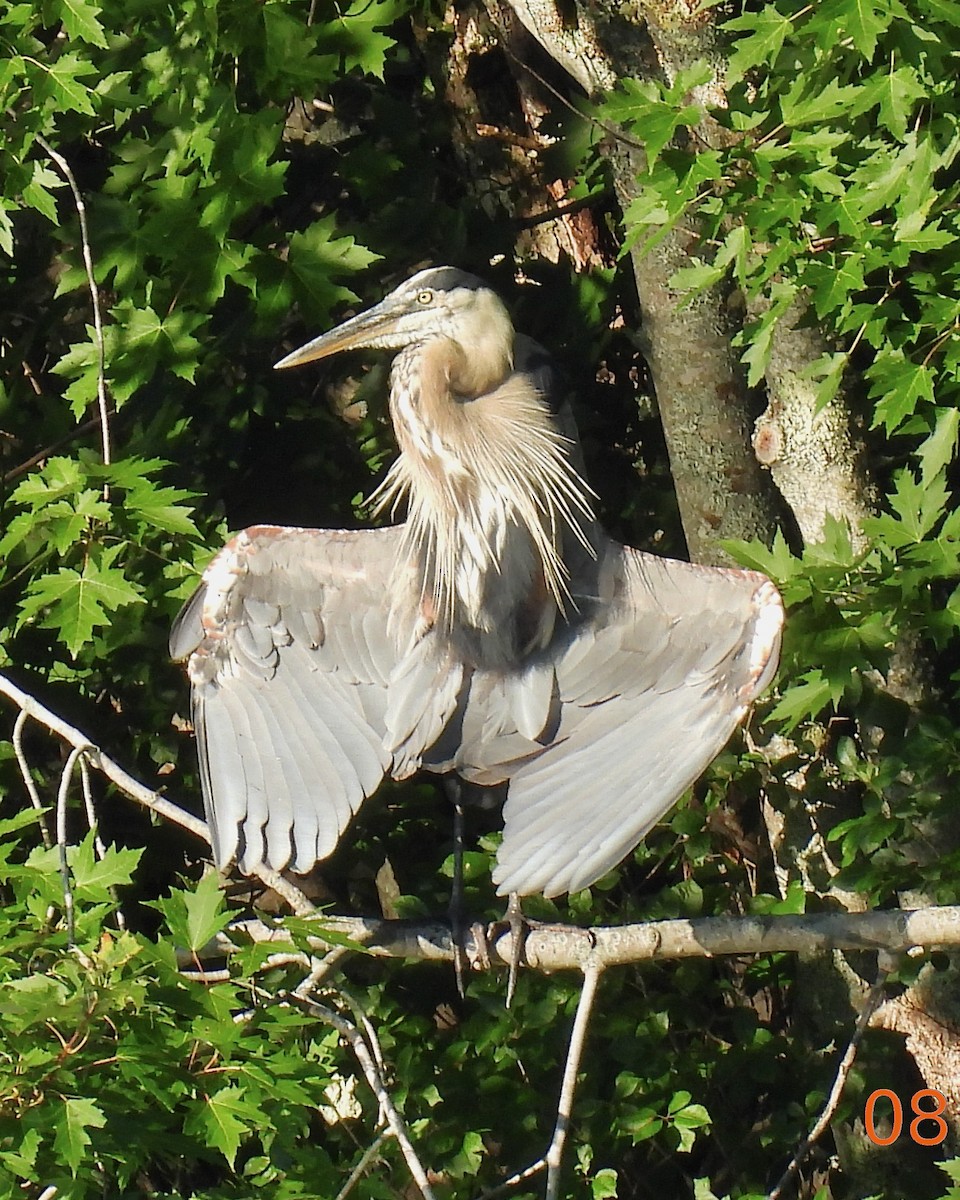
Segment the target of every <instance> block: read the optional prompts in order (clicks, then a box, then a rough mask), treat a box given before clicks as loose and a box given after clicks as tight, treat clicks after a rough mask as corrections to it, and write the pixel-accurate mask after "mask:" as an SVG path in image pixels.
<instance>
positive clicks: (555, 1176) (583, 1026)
mask: <svg viewBox="0 0 960 1200" xmlns="http://www.w3.org/2000/svg"><path fill="white" fill-rule="evenodd" d="M602 973H603V968H602V967H599V966H593V967H588V968H587V970H585V971H584V973H583V989H582V990H581V992H580V1001H579V1003H578V1004H577V1015H576V1017H575V1018H574V1021H573V1032H572V1033H571V1034H570V1045H569V1047H568V1049H567V1061H566V1063H565V1064H564V1067H563V1082H562V1083H561V1085H560V1100H559V1103H558V1104H557V1124H556V1126H555V1127H554V1130H553V1138H552V1139H551V1141H550V1148H549V1149H548V1150H547V1154H546V1158H547V1191H546V1200H557V1195H558V1193H559V1189H560V1167H561V1165H562V1163H563V1150H564V1146H565V1145H566V1142H567V1131H568V1130H569V1128H570V1116H571V1114H572V1112H573V1098H574V1096H575V1095H576V1091H577V1071H578V1070H579V1069H580V1062H581V1060H582V1058H583V1048H584V1046H585V1045H586V1041H587V1030H588V1029H589V1027H590V1014H591V1012H592V1011H593V1002H594V1000H595V998H596V995H597V985H598V984H599V982H600V976H601V974H602Z"/></svg>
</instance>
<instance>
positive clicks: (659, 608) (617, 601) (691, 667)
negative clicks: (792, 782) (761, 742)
mask: <svg viewBox="0 0 960 1200" xmlns="http://www.w3.org/2000/svg"><path fill="white" fill-rule="evenodd" d="M597 590H598V592H599V595H598V597H597V599H596V601H595V605H596V607H595V611H594V613H593V616H592V618H590V619H587V620H585V621H584V622H583V623H581V624H580V625H579V626H577V627H575V628H574V629H573V630H572V631H571V633H570V635H569V637H568V639H567V641H566V643H564V644H562V645H561V647H560V648H559V651H558V654H557V656H556V658H555V659H554V662H555V670H556V678H557V685H558V690H559V697H560V719H559V725H558V727H557V730H556V734H555V738H554V740H553V742H552V744H551V745H550V746H549V747H548V748H547V749H546V750H545V751H543V753H541V754H538V755H537V756H536V757H534V758H532V759H531V760H530V761H528V762H526V763H524V764H522V765H520V766H519V768H518V769H517V770H516V771H515V772H512V773H511V777H510V785H509V789H508V792H507V801H506V804H505V806H504V820H505V826H504V837H503V842H502V844H501V847H500V850H499V853H498V855H497V866H496V869H495V871H494V880H495V882H496V883H497V885H498V890H499V892H500V893H501V894H504V895H505V894H507V893H509V892H519V893H520V894H522V895H526V894H530V893H533V892H542V893H543V894H544V895H546V896H556V895H560V894H561V893H563V892H572V891H576V890H578V889H579V888H583V887H587V886H589V885H590V884H591V883H593V882H594V881H595V880H596V879H598V878H599V877H600V876H601V875H603V874H604V873H605V872H606V871H608V870H610V869H611V868H612V867H614V866H615V865H616V864H617V863H618V862H619V861H620V860H621V859H622V858H623V857H624V856H625V855H626V854H628V853H629V852H630V851H631V850H632V849H633V848H634V847H635V846H636V845H637V844H638V843H639V841H640V840H641V838H643V836H644V835H645V834H646V833H647V832H648V831H649V830H650V829H651V828H652V826H653V825H655V824H656V822H657V821H658V820H659V819H660V818H661V817H662V816H663V814H664V813H665V812H667V810H668V809H669V808H670V807H671V806H672V805H673V804H674V803H675V802H676V801H677V799H678V798H679V797H680V796H681V794H682V793H683V792H684V791H685V790H686V788H688V787H689V786H690V785H691V784H692V783H693V782H694V781H695V780H696V779H697V777H698V776H699V775H700V774H701V773H702V772H703V771H704V770H705V769H706V767H707V766H708V765H709V763H710V762H711V761H712V760H713V759H714V758H715V757H716V755H717V754H718V753H719V752H720V750H721V749H722V748H723V746H724V744H725V743H726V741H727V740H728V738H729V737H730V735H731V734H732V733H733V731H734V729H735V728H736V726H737V725H738V724H739V722H740V721H741V720H742V719H743V717H744V715H745V713H746V711H747V708H748V707H749V705H750V704H751V703H752V701H753V700H754V699H755V698H756V697H757V696H758V695H759V694H760V693H761V692H762V691H763V689H764V688H765V687H766V686H767V684H768V683H769V682H770V680H771V678H772V676H773V673H774V671H775V670H776V665H777V656H778V652H779V645H780V629H781V625H782V622H783V607H782V603H781V600H780V596H779V593H778V592H777V589H776V588H775V587H774V585H773V584H772V583H771V582H770V580H769V579H767V578H766V577H765V576H763V575H760V574H757V573H755V572H752V571H735V570H721V569H717V568H710V567H699V566H695V565H692V564H690V563H683V562H676V561H673V560H671V559H663V558H658V557H655V556H653V555H648V554H643V553H641V552H640V551H636V550H630V549H628V548H625V547H621V546H617V545H615V544H613V543H609V544H608V546H607V548H606V550H605V551H604V552H603V554H602V557H601V562H600V564H599V568H598V589H597Z"/></svg>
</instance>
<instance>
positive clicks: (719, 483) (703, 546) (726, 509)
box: [512, 0, 778, 563]
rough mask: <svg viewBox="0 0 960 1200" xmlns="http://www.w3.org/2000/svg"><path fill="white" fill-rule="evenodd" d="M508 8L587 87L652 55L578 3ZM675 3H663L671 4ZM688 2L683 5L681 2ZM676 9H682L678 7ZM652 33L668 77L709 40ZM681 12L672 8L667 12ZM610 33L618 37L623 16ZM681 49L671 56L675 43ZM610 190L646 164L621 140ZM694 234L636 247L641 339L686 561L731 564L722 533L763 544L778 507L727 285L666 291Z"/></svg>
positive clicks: (698, 29) (530, 1) (682, 31)
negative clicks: (753, 438)
mask: <svg viewBox="0 0 960 1200" xmlns="http://www.w3.org/2000/svg"><path fill="white" fill-rule="evenodd" d="M512 7H513V9H514V11H515V12H516V13H517V16H518V17H519V18H520V20H521V21H522V22H523V24H524V26H525V27H526V28H527V29H528V30H529V31H530V32H531V33H532V34H533V35H534V37H535V38H536V39H537V41H538V42H539V43H540V45H541V46H543V48H544V49H545V50H546V51H547V52H548V53H549V54H550V55H551V57H553V58H554V59H555V60H556V61H557V62H558V63H560V64H561V65H562V66H563V67H564V68H565V69H566V70H567V71H568V72H569V73H570V74H571V75H572V77H573V78H574V79H576V80H577V81H578V82H579V83H580V85H581V86H582V87H583V88H584V89H585V90H586V91H587V92H588V93H594V92H596V91H598V90H601V89H609V88H610V87H611V86H612V85H613V83H614V82H615V81H616V79H617V78H618V76H619V75H620V74H622V73H624V72H625V71H626V70H628V69H629V68H630V66H631V65H635V64H636V63H638V62H643V61H649V60H650V59H651V57H652V56H651V53H650V50H649V45H648V44H642V43H643V42H644V39H643V37H641V34H640V28H639V27H638V28H637V29H636V30H634V34H633V36H632V37H617V38H615V39H613V40H615V41H616V46H617V49H616V53H614V52H613V51H612V50H611V49H610V45H609V43H610V40H611V35H612V33H613V32H614V26H613V24H608V25H606V26H605V27H604V28H600V27H599V26H598V24H595V22H594V20H593V18H592V16H591V15H590V14H589V13H588V12H587V11H586V10H585V9H584V8H583V7H580V8H578V9H577V19H576V22H575V23H573V24H571V22H569V21H567V20H565V19H564V14H561V12H560V10H559V9H558V8H557V6H556V5H555V4H554V3H553V2H552V0H512ZM669 7H670V6H664V8H665V9H666V8H669ZM681 7H683V6H681ZM679 11H680V10H679V9H678V10H677V12H679ZM668 15H669V13H667V12H665V11H664V12H661V13H660V17H661V21H660V23H659V24H658V26H657V34H658V36H657V37H656V38H655V39H654V46H655V51H656V55H655V57H656V58H659V60H660V62H659V66H658V69H659V70H660V71H661V72H662V73H663V74H665V75H667V76H668V77H670V76H671V75H673V74H675V73H676V71H677V70H678V69H680V68H681V67H682V66H683V65H684V64H685V63H686V62H687V61H688V60H689V59H690V58H691V56H695V55H696V52H697V46H698V45H699V44H700V42H702V40H703V38H704V37H705V36H706V34H705V33H704V30H705V29H709V28H710V24H709V22H707V23H706V24H704V22H703V20H702V18H697V19H696V20H694V21H691V20H690V19H689V13H688V14H687V18H688V19H687V23H686V25H685V24H684V22H683V21H682V20H681V21H679V23H677V22H674V24H673V25H672V26H671V25H670V23H669V22H666V21H665V20H663V18H664V17H665V16H668ZM674 15H676V13H675V14H674ZM616 33H617V34H618V35H619V34H621V33H622V22H621V23H618V25H617V27H616ZM674 47H676V53H673V49H672V48H674ZM610 162H611V166H612V169H613V173H614V178H615V183H616V187H617V192H618V195H619V198H620V201H621V204H623V205H624V206H626V205H627V204H629V202H630V200H631V199H632V198H633V197H634V195H635V194H636V178H637V174H638V172H639V171H640V170H641V168H642V161H641V160H640V159H639V158H638V156H637V154H636V152H633V151H629V150H626V149H625V148H623V147H622V146H621V147H618V148H616V149H614V150H613V151H612V153H611V155H610ZM695 242H696V235H695V231H693V230H691V229H689V228H688V229H677V230H674V231H672V232H671V233H670V234H668V235H667V237H666V238H664V239H662V240H661V241H660V242H659V244H658V245H657V246H656V247H655V248H653V249H651V250H649V251H646V252H642V251H639V250H636V251H634V252H633V254H632V262H633V268H634V275H635V277H636V281H637V293H638V296H639V300H640V309H641V316H642V328H641V330H640V337H641V340H642V344H643V349H644V353H645V356H646V358H647V362H648V365H649V367H650V371H651V375H652V378H653V384H654V390H655V392H656V396H657V402H658V405H659V408H660V415H661V420H662V423H663V429H664V435H665V437H666V441H667V448H668V451H669V455H670V467H671V472H672V474H673V478H674V484H675V486H676V489H677V498H678V502H679V507H680V516H681V520H682V522H683V528H684V534H685V536H686V540H687V548H688V550H689V553H690V557H691V558H692V559H693V560H694V561H695V562H704V563H721V562H726V561H728V560H727V558H726V555H725V554H724V552H723V551H722V550H721V548H720V546H719V544H718V543H719V542H720V541H721V540H722V539H724V538H746V539H751V538H760V539H761V540H764V541H769V540H771V539H772V537H773V532H774V530H775V528H776V524H777V515H778V513H777V506H776V503H775V501H774V497H773V495H772V489H771V488H770V486H769V482H768V480H767V479H766V478H765V477H764V474H763V472H762V471H761V469H760V467H759V465H758V463H757V460H756V456H755V455H754V453H753V450H752V447H751V445H750V427H751V418H750V411H749V408H750V405H749V396H748V393H747V389H746V383H745V380H744V378H743V373H742V371H741V370H740V365H739V362H738V359H737V356H736V354H735V352H734V350H733V348H732V346H731V345H730V338H731V336H732V334H733V333H734V332H735V321H734V318H733V317H732V315H731V312H730V308H729V305H728V297H727V296H726V294H725V292H724V291H723V289H722V288H719V287H718V288H712V289H708V290H707V291H706V292H704V293H703V295H701V296H699V297H698V298H697V299H696V300H695V301H694V302H692V303H689V304H685V305H681V304H679V303H678V301H679V299H680V297H679V296H678V294H677V293H676V291H675V290H674V289H673V288H672V287H671V284H670V280H671V278H672V276H673V274H674V273H675V271H676V270H677V269H678V268H679V267H681V266H683V265H685V264H687V263H688V261H689V254H690V248H691V244H692V243H695Z"/></svg>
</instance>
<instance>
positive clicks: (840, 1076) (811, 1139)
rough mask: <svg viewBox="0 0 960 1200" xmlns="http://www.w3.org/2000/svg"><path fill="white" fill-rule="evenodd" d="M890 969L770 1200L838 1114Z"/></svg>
mask: <svg viewBox="0 0 960 1200" xmlns="http://www.w3.org/2000/svg"><path fill="white" fill-rule="evenodd" d="M891 969H892V966H891V967H883V968H882V969H881V970H880V973H879V974H878V975H877V979H876V981H875V983H874V985H873V987H872V988H871V989H870V991H869V993H868V994H867V998H866V1001H865V1002H864V1005H863V1009H862V1011H861V1013H860V1016H859V1017H857V1023H856V1025H855V1027H854V1030H853V1035H852V1037H851V1038H850V1041H849V1043H848V1045H847V1048H846V1050H845V1051H844V1054H843V1058H842V1059H841V1060H840V1065H839V1066H838V1067H837V1073H836V1075H835V1076H834V1080H833V1086H832V1087H831V1089H830V1095H829V1096H828V1097H827V1102H826V1104H825V1105H824V1106H823V1111H822V1112H821V1113H820V1116H819V1117H817V1120H816V1122H815V1124H814V1126H813V1128H812V1129H811V1130H810V1132H809V1133H808V1134H807V1136H806V1137H805V1138H804V1140H803V1142H802V1143H801V1144H800V1146H799V1147H798V1148H797V1152H796V1153H795V1154H794V1156H793V1158H792V1159H791V1160H790V1163H789V1165H788V1167H787V1169H786V1170H785V1171H784V1173H783V1175H782V1176H781V1177H780V1180H779V1182H778V1183H777V1185H776V1187H775V1188H774V1189H773V1191H772V1192H770V1194H769V1196H768V1197H767V1200H780V1198H781V1196H782V1195H783V1189H784V1188H785V1187H786V1186H787V1185H788V1184H789V1183H790V1181H791V1179H792V1178H793V1176H794V1175H795V1174H796V1173H797V1172H798V1171H799V1170H800V1167H801V1166H802V1165H803V1162H804V1159H805V1158H806V1157H807V1155H808V1154H809V1153H810V1151H811V1150H812V1149H813V1147H814V1146H815V1145H816V1143H817V1142H818V1141H819V1140H820V1138H821V1137H822V1136H823V1134H824V1132H825V1131H826V1128H827V1126H828V1125H829V1124H830V1122H831V1120H832V1119H833V1114H834V1113H835V1112H836V1111H837V1106H838V1105H839V1103H840V1097H841V1096H842V1095H843V1089H844V1086H845V1085H846V1082H847V1076H848V1075H849V1074H850V1071H851V1069H852V1067H853V1061H854V1059H855V1058H856V1057H857V1049H858V1047H859V1046H860V1041H861V1039H862V1038H863V1035H864V1032H865V1030H866V1028H867V1025H868V1024H869V1023H870V1018H871V1017H872V1016H873V1014H874V1013H875V1012H876V1010H877V1008H878V1007H879V1005H880V1001H881V1000H882V999H883V988H884V984H885V983H886V981H887V975H889V973H890V970H891Z"/></svg>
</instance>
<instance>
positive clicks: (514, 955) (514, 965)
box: [486, 892, 530, 1008]
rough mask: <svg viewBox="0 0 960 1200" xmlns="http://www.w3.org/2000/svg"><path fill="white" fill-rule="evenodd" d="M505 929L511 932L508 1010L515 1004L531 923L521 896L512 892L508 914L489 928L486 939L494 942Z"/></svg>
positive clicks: (507, 989) (508, 902)
mask: <svg viewBox="0 0 960 1200" xmlns="http://www.w3.org/2000/svg"><path fill="white" fill-rule="evenodd" d="M504 928H506V929H509V930H510V973H509V974H508V977H506V1008H509V1007H510V1006H511V1004H512V1002H514V992H515V991H516V989H517V972H518V971H520V965H521V962H522V961H523V947H524V943H526V941H527V931H528V930H529V928H530V923H529V922H528V920H527V918H526V917H524V916H523V910H522V908H521V906H520V894H518V893H517V892H511V893H510V896H509V899H508V901H506V912H505V913H504V914H503V917H502V918H500V919H499V920H494V922H493V923H492V924H491V925H488V926H487V930H486V937H487V941H490V942H492V941H493V940H494V938H496V937H497V936H498V935H499V934H502V932H503V930H504Z"/></svg>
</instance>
